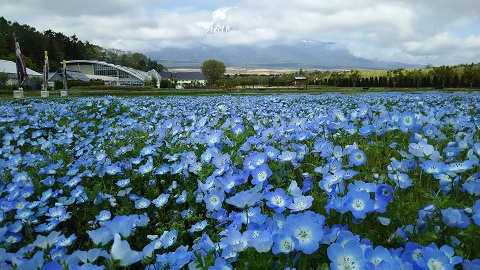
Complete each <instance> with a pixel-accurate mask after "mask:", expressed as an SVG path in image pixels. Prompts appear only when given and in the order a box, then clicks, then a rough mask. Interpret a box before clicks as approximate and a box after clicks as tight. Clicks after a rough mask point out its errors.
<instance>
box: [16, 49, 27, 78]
mask: <svg viewBox="0 0 480 270" xmlns="http://www.w3.org/2000/svg"><path fill="white" fill-rule="evenodd" d="M15 47H16V50H15V52H16V57H17V76H18V81H19V82H20V84H23V82H24V81H25V80H28V74H27V67H26V66H25V61H23V57H22V52H21V51H20V44H19V43H18V42H15Z"/></svg>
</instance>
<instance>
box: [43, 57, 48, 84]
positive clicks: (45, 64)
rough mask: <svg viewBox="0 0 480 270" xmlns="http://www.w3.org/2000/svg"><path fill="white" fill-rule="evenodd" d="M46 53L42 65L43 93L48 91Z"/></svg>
mask: <svg viewBox="0 0 480 270" xmlns="http://www.w3.org/2000/svg"><path fill="white" fill-rule="evenodd" d="M48 69H49V67H48V52H47V51H45V63H44V64H43V91H47V90H48Z"/></svg>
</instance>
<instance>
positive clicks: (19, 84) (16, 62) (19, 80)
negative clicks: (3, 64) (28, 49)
mask: <svg viewBox="0 0 480 270" xmlns="http://www.w3.org/2000/svg"><path fill="white" fill-rule="evenodd" d="M13 48H14V49H15V66H16V67H17V82H18V87H19V88H20V87H22V81H21V79H20V74H21V72H20V63H19V61H22V60H21V59H20V60H19V59H18V53H17V50H18V47H17V36H16V35H15V32H13Z"/></svg>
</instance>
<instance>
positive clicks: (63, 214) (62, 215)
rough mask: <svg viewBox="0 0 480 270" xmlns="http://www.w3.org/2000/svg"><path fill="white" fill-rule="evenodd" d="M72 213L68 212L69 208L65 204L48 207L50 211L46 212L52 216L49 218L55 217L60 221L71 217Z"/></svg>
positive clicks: (48, 215)
mask: <svg viewBox="0 0 480 270" xmlns="http://www.w3.org/2000/svg"><path fill="white" fill-rule="evenodd" d="M70 215H71V213H70V212H67V208H65V206H63V205H61V206H56V207H51V208H50V209H48V213H46V214H45V216H47V217H50V219H49V220H51V219H55V220H59V221H64V220H67V219H69V218H70Z"/></svg>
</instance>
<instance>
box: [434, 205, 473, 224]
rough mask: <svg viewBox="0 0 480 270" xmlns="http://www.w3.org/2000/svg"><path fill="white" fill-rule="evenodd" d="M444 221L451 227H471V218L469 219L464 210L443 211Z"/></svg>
mask: <svg viewBox="0 0 480 270" xmlns="http://www.w3.org/2000/svg"><path fill="white" fill-rule="evenodd" d="M441 212H442V220H443V222H444V223H445V225H447V226H449V227H459V228H462V229H465V228H466V227H468V226H469V225H470V218H468V217H467V215H466V214H465V212H464V211H463V210H459V209H454V208H452V207H449V208H447V209H442V210H441Z"/></svg>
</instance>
